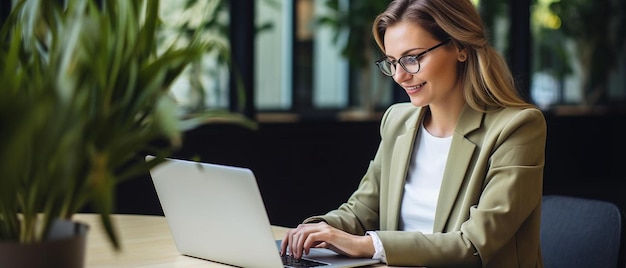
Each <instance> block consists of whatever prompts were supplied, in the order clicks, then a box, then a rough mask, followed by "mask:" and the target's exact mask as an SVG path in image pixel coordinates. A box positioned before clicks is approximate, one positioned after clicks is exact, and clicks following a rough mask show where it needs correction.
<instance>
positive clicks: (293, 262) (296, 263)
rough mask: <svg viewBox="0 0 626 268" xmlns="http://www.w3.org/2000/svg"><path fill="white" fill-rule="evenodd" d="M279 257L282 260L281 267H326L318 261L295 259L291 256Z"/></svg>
mask: <svg viewBox="0 0 626 268" xmlns="http://www.w3.org/2000/svg"><path fill="white" fill-rule="evenodd" d="M280 257H281V259H282V260H283V265H284V266H285V267H293V268H299V267H317V266H324V265H328V264H327V263H323V262H318V261H312V260H306V259H296V258H294V257H292V256H291V255H281V256H280Z"/></svg>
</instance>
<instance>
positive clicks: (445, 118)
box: [424, 101, 465, 138]
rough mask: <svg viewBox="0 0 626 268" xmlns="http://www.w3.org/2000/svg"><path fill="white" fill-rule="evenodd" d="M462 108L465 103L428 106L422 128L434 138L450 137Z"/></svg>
mask: <svg viewBox="0 0 626 268" xmlns="http://www.w3.org/2000/svg"><path fill="white" fill-rule="evenodd" d="M464 106H465V101H463V102H459V103H458V104H455V105H445V106H437V105H430V106H429V114H428V115H426V118H425V119H424V128H426V130H428V133H430V134H431V135H433V136H435V137H440V138H444V137H449V136H452V134H453V133H454V128H455V127H456V123H457V122H458V121H459V116H460V115H461V111H462V110H463V107H464Z"/></svg>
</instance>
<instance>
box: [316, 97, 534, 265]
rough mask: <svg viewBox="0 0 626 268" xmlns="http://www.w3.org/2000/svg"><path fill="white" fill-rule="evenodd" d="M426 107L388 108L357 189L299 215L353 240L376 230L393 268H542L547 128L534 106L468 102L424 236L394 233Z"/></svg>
mask: <svg viewBox="0 0 626 268" xmlns="http://www.w3.org/2000/svg"><path fill="white" fill-rule="evenodd" d="M427 109H428V108H419V107H415V106H413V105H412V104H410V103H402V104H395V105H393V106H391V107H390V108H389V109H388V110H387V111H386V112H385V114H384V115H383V118H382V121H381V127H380V135H381V142H380V145H379V148H378V151H377V152H376V155H375V157H374V160H372V161H371V162H370V165H369V168H368V170H367V172H366V174H365V175H364V177H363V179H362V180H361V183H360V184H359V187H358V189H357V190H356V191H355V192H354V193H353V195H352V196H351V197H350V198H349V200H348V201H347V202H346V203H344V204H342V205H341V206H340V207H339V208H338V209H337V210H333V211H331V212H329V213H327V214H326V215H323V216H316V217H311V218H309V219H306V220H305V222H315V221H322V220H323V221H326V222H327V223H328V224H330V225H331V226H334V227H336V228H339V229H341V230H345V231H347V232H349V233H352V234H359V235H363V234H364V233H365V232H366V231H369V230H377V234H378V236H379V237H380V239H381V242H382V244H383V247H384V248H385V253H386V257H387V263H388V264H389V265H393V266H429V267H437V266H453V267H465V266H467V267H480V266H483V267H543V260H542V257H541V249H540V245H539V244H540V239H539V227H540V223H541V197H542V191H543V167H544V158H545V143H546V123H545V119H544V117H543V113H542V112H541V111H539V110H537V109H533V108H528V109H520V108H505V109H501V110H497V111H491V112H487V113H483V112H478V111H476V110H473V109H471V108H470V107H469V106H468V105H466V106H465V107H464V109H463V111H462V113H461V116H460V118H459V122H458V124H457V126H456V128H455V131H454V134H453V137H452V145H451V147H450V153H449V155H448V161H447V164H446V167H445V170H444V176H443V181H442V184H441V192H440V193H439V199H438V204H437V210H436V213H435V222H434V229H433V233H432V234H424V233H420V232H401V231H398V222H399V217H400V206H401V200H402V193H403V189H404V182H405V179H406V177H407V170H408V165H409V160H410V158H411V152H412V149H413V143H414V141H415V137H416V136H417V133H418V131H419V129H420V128H419V124H420V122H421V121H422V119H423V117H424V115H425V113H426V111H427Z"/></svg>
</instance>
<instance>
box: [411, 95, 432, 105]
mask: <svg viewBox="0 0 626 268" xmlns="http://www.w3.org/2000/svg"><path fill="white" fill-rule="evenodd" d="M409 97H410V96H409ZM410 100H411V104H413V106H415V107H424V106H428V103H426V102H424V101H423V100H420V99H414V98H410Z"/></svg>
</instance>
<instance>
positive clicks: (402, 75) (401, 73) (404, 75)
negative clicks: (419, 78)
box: [393, 64, 413, 84]
mask: <svg viewBox="0 0 626 268" xmlns="http://www.w3.org/2000/svg"><path fill="white" fill-rule="evenodd" d="M412 77H413V75H412V74H410V73H408V72H407V71H405V70H404V68H402V67H401V66H400V64H398V65H397V66H396V73H395V74H394V75H393V80H395V81H396V83H398V84H400V83H402V82H404V81H406V80H408V79H411V78H412Z"/></svg>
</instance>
